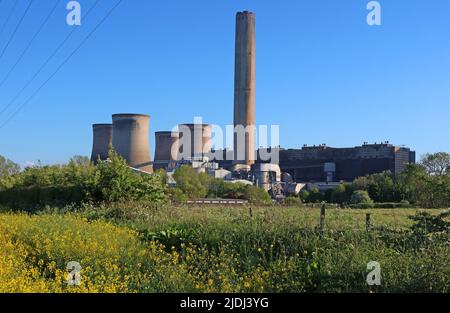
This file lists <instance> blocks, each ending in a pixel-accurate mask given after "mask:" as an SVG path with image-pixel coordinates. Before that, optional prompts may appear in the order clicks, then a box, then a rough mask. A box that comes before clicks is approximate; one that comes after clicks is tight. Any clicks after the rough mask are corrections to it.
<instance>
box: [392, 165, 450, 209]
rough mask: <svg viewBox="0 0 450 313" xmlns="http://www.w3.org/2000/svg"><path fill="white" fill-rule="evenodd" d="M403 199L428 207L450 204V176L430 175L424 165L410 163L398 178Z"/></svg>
mask: <svg viewBox="0 0 450 313" xmlns="http://www.w3.org/2000/svg"><path fill="white" fill-rule="evenodd" d="M398 184H399V190H400V192H401V194H402V196H403V199H406V200H408V201H409V202H411V203H412V204H415V205H417V206H421V207H426V208H439V207H448V206H450V177H449V176H447V175H442V176H436V175H429V174H428V173H427V171H426V169H425V167H424V166H422V165H409V166H407V168H406V170H405V171H404V172H403V173H402V174H401V175H400V176H399V178H398Z"/></svg>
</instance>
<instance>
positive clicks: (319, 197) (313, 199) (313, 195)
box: [300, 188, 324, 203]
mask: <svg viewBox="0 0 450 313" xmlns="http://www.w3.org/2000/svg"><path fill="white" fill-rule="evenodd" d="M300 198H301V199H302V200H303V202H305V203H320V202H322V201H323V200H324V195H323V194H322V193H321V192H320V191H319V189H317V188H313V189H312V190H310V191H307V190H302V191H301V193H300Z"/></svg>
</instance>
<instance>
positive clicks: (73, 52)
mask: <svg viewBox="0 0 450 313" xmlns="http://www.w3.org/2000/svg"><path fill="white" fill-rule="evenodd" d="M121 2H122V0H118V1H117V2H116V4H115V5H114V6H113V7H112V8H111V9H110V10H109V11H108V13H107V14H106V15H105V16H104V17H103V18H102V20H101V21H100V22H99V23H98V24H97V25H96V26H95V27H94V29H93V30H92V31H91V32H90V33H89V34H88V35H87V36H86V37H85V38H84V39H83V40H82V41H81V43H80V44H79V45H78V46H77V47H76V48H75V50H73V51H72V53H71V54H70V55H69V56H68V57H67V58H66V59H65V60H64V61H63V62H62V63H61V64H60V65H59V66H58V68H57V69H56V70H55V71H54V72H53V73H52V74H51V75H50V77H49V78H48V79H47V80H45V81H44V82H43V83H42V84H41V86H39V88H38V89H37V90H36V91H35V92H34V93H33V94H32V95H31V96H30V97H29V98H28V99H27V100H26V101H25V102H24V103H23V104H22V105H21V106H19V108H17V110H16V111H15V112H14V113H13V114H12V115H11V116H10V117H9V118H8V119H7V120H6V121H5V122H4V123H3V124H2V125H0V129H2V128H3V127H5V125H6V124H8V122H10V121H11V120H12V119H13V118H14V117H15V116H16V115H17V114H18V113H19V112H20V111H21V110H22V109H23V108H24V107H25V106H26V105H27V104H28V103H29V102H30V101H31V100H32V99H33V98H34V97H35V96H36V95H37V94H38V93H39V91H40V90H41V89H42V88H43V87H44V86H45V85H46V84H47V83H48V82H49V81H50V80H51V79H52V78H53V77H54V76H55V75H56V74H57V73H58V72H59V70H60V69H61V68H62V67H63V66H64V65H65V64H66V63H67V62H68V61H69V60H70V59H71V58H72V56H73V55H74V54H75V53H77V51H78V50H80V48H81V47H82V46H83V45H84V43H86V41H88V39H89V38H90V37H91V36H92V35H93V34H94V33H95V32H96V31H97V29H98V28H99V27H100V26H101V25H102V24H103V23H104V22H105V21H106V20H107V19H108V17H109V16H110V15H111V14H112V13H113V11H114V10H115V9H116V8H117V7H118V6H119V4H120V3H121Z"/></svg>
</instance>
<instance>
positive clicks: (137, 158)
mask: <svg viewBox="0 0 450 313" xmlns="http://www.w3.org/2000/svg"><path fill="white" fill-rule="evenodd" d="M112 120H113V137H112V145H113V147H114V150H115V151H116V152H117V153H118V154H119V155H121V156H122V157H123V158H124V159H125V160H126V161H127V162H128V165H130V166H131V167H133V168H136V169H138V170H141V171H144V172H147V173H152V172H153V166H152V163H151V158H150V144H149V140H148V139H149V138H148V132H149V127H150V116H148V115H144V114H114V115H113V116H112Z"/></svg>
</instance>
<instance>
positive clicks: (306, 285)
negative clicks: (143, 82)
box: [0, 152, 450, 292]
mask: <svg viewBox="0 0 450 313" xmlns="http://www.w3.org/2000/svg"><path fill="white" fill-rule="evenodd" d="M174 178H175V180H176V181H177V187H176V188H171V189H168V188H167V186H166V175H165V173H164V172H158V173H156V174H154V175H145V174H140V173H135V172H133V171H132V170H131V169H130V168H129V167H128V166H126V163H125V161H124V160H123V159H122V158H120V157H119V156H117V155H116V154H115V153H113V152H111V153H110V157H109V160H108V161H102V162H100V163H99V164H98V165H97V166H93V165H91V163H90V162H89V160H87V159H86V158H83V157H75V158H73V159H72V160H71V161H70V162H69V164H67V165H63V166H35V167H31V168H28V169H26V170H24V171H22V172H20V173H12V174H11V175H7V176H5V177H3V178H1V179H0V203H1V204H3V206H4V207H3V208H2V210H1V211H2V212H3V213H0V281H1V282H2V283H1V284H0V292H368V291H372V292H373V291H376V292H449V291H450V289H449V288H450V265H449V263H448V260H449V259H450V250H449V248H448V247H449V245H450V237H449V226H450V221H449V218H450V211H448V210H447V211H445V210H434V209H429V210H426V211H423V210H417V209H413V208H408V209H398V208H397V209H394V207H396V206H405V207H408V206H410V202H409V201H411V203H414V204H415V205H418V204H420V203H426V204H427V205H426V207H434V206H444V205H446V204H448V202H445V201H447V200H445V199H446V198H445V195H446V194H447V195H448V192H449V189H448V185H447V184H448V176H447V174H443V175H436V174H432V173H429V172H428V171H427V169H426V167H425V166H424V165H417V166H410V167H408V168H407V170H406V171H405V172H404V173H403V174H402V175H400V176H398V177H394V176H393V175H391V174H390V173H381V174H376V175H371V176H368V177H364V178H360V179H358V180H356V181H355V182H353V183H352V184H341V185H340V186H339V187H338V188H337V189H336V190H334V191H327V192H326V193H325V194H322V193H320V192H319V191H318V190H311V191H310V192H307V191H304V192H302V194H301V195H300V197H290V198H287V199H286V201H285V205H284V206H276V205H273V206H265V205H259V204H266V203H270V197H269V195H268V193H267V192H265V191H264V190H262V189H259V188H256V187H253V186H247V185H243V184H231V183H226V182H224V181H222V180H218V179H213V178H211V177H209V176H207V175H205V174H201V173H200V174H197V173H195V171H194V170H192V168H189V167H180V168H179V169H178V170H177V171H176V173H175V175H174ZM434 184H437V186H438V187H439V188H437V187H436V185H434ZM431 186H434V188H431ZM202 197H212V198H215V197H223V198H240V199H247V200H249V201H250V204H248V205H247V206H242V207H237V208H236V207H235V208H233V207H201V208H200V207H192V206H186V205H183V204H176V205H175V204H174V202H177V203H183V202H184V201H185V200H187V199H193V198H202ZM170 200H171V201H172V203H170ZM175 200H176V201H175ZM302 200H303V201H310V202H321V201H327V202H330V203H341V204H349V205H355V206H356V207H358V208H361V207H362V208H370V207H372V206H374V205H377V206H379V205H380V204H379V203H375V204H374V203H373V201H377V202H378V201H381V202H382V204H383V205H386V207H392V208H393V209H392V210H384V209H359V210H346V209H327V210H326V215H325V220H324V221H323V223H319V210H318V209H313V208H307V207H304V205H303V204H302ZM402 200H403V202H399V201H402ZM388 201H390V202H388ZM155 204H156V205H155ZM424 206H425V205H424ZM329 207H331V205H329ZM20 210H27V211H31V212H32V213H33V214H23V213H19V212H18V211H20ZM367 213H370V216H371V220H370V227H367V225H366V214H367ZM319 225H323V227H322V226H319ZM70 261H76V262H79V263H80V265H81V266H82V280H81V285H80V286H77V287H70V286H68V285H67V283H66V279H67V271H66V266H67V263H68V262H70ZM370 261H377V262H379V263H380V264H381V273H382V286H380V287H377V288H373V287H369V286H368V285H367V283H366V275H367V263H368V262H370Z"/></svg>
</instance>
